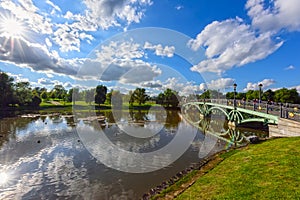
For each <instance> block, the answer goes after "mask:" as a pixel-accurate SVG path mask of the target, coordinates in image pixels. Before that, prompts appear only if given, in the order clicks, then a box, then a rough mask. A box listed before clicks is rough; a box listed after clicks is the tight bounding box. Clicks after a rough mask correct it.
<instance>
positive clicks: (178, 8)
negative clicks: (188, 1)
mask: <svg viewBox="0 0 300 200" xmlns="http://www.w3.org/2000/svg"><path fill="white" fill-rule="evenodd" d="M183 8H184V7H183V6H182V5H178V6H176V7H175V9H176V10H181V9H183Z"/></svg>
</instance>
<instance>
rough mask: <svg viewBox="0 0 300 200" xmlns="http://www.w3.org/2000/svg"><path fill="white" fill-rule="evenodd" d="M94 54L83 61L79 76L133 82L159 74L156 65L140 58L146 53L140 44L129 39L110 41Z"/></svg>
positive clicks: (150, 79) (148, 79)
mask: <svg viewBox="0 0 300 200" xmlns="http://www.w3.org/2000/svg"><path fill="white" fill-rule="evenodd" d="M95 56H96V58H93V59H87V60H86V61H85V64H84V67H83V68H82V70H81V71H79V76H80V77H79V78H83V79H100V80H101V81H120V83H132V84H135V83H142V82H146V81H152V80H153V79H154V78H155V77H157V76H158V75H159V74H161V70H160V69H159V68H157V66H155V65H151V64H149V63H147V62H145V61H143V60H142V58H143V57H145V56H146V55H145V53H144V51H143V48H142V47H141V45H139V44H137V43H134V42H131V41H125V42H116V41H111V42H109V44H107V45H102V46H101V47H100V49H99V50H96V51H95Z"/></svg>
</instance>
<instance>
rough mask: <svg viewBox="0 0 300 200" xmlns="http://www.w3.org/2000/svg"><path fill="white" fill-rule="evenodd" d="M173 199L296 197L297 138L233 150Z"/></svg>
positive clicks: (299, 180)
mask: <svg viewBox="0 0 300 200" xmlns="http://www.w3.org/2000/svg"><path fill="white" fill-rule="evenodd" d="M224 156H225V157H226V158H225V159H224V160H223V161H222V162H221V163H219V164H218V165H217V166H215V167H214V168H213V169H212V170H210V171H209V172H207V173H206V174H205V175H203V176H201V177H200V178H199V179H198V180H197V181H196V182H195V183H194V184H193V185H192V186H191V187H189V188H188V189H186V190H185V191H184V192H183V193H181V194H180V195H179V196H178V197H177V199H300V138H299V137H298V138H280V139H273V140H268V141H266V142H263V143H261V144H257V145H249V146H248V147H246V148H244V149H239V150H235V151H234V153H230V154H228V155H226V154H224Z"/></svg>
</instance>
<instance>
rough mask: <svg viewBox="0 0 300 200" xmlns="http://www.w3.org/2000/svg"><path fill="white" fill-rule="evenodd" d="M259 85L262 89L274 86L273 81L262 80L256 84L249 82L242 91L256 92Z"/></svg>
mask: <svg viewBox="0 0 300 200" xmlns="http://www.w3.org/2000/svg"><path fill="white" fill-rule="evenodd" d="M259 84H262V85H263V86H262V88H268V87H269V86H271V85H273V84H275V81H274V80H273V79H264V80H262V81H260V82H257V83H251V82H249V83H247V86H246V88H244V91H245V92H247V91H249V90H258V89H259V87H258V85H259Z"/></svg>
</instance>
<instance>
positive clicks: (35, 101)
mask: <svg viewBox="0 0 300 200" xmlns="http://www.w3.org/2000/svg"><path fill="white" fill-rule="evenodd" d="M41 102H42V100H41V98H40V97H38V96H34V97H33V98H32V100H31V102H30V104H29V105H30V106H33V107H39V106H40V103H41Z"/></svg>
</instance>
